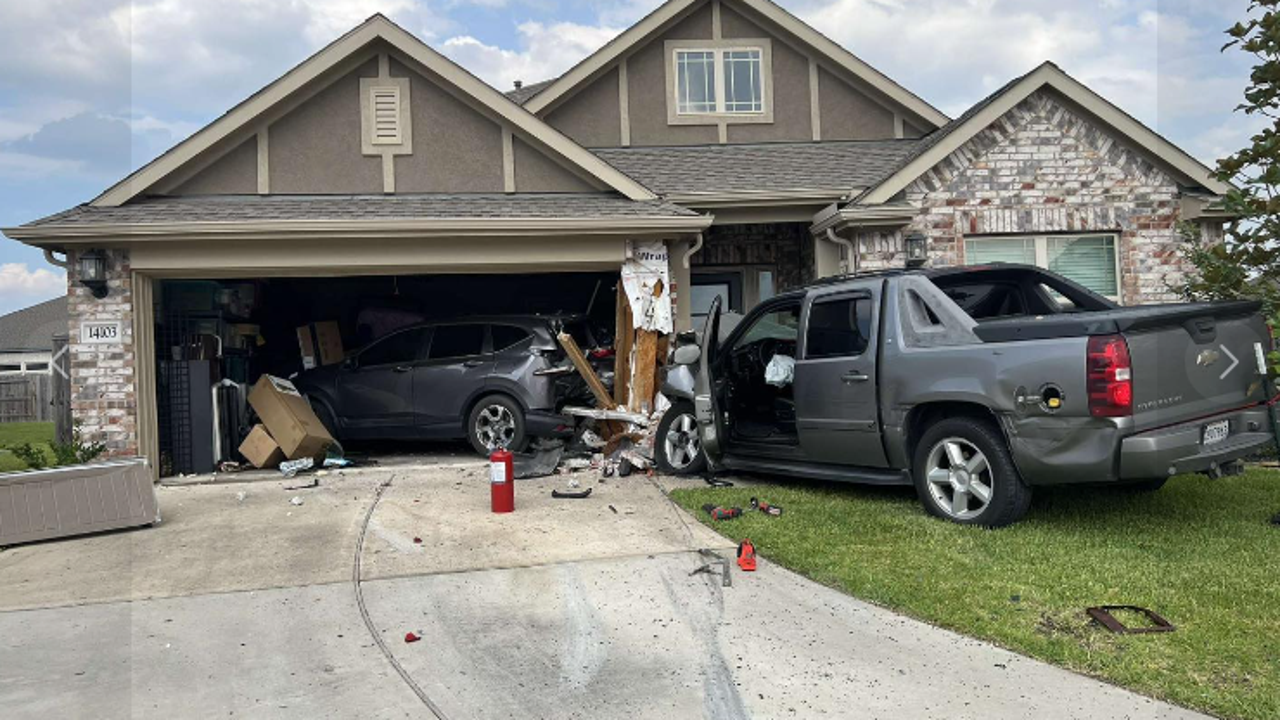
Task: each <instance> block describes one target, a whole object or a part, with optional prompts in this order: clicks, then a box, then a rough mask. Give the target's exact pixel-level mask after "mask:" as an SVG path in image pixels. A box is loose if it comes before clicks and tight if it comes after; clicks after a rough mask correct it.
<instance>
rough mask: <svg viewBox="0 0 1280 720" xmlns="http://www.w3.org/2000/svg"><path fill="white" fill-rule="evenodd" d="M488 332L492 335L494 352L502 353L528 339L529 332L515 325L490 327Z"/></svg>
mask: <svg viewBox="0 0 1280 720" xmlns="http://www.w3.org/2000/svg"><path fill="white" fill-rule="evenodd" d="M489 332H491V333H493V351H494V352H502V351H503V350H506V349H507V348H509V347H513V346H515V345H519V344H520V343H522V342H524V341H525V340H528V339H529V331H528V330H525V329H524V328H520V327H516V326H515V325H491V326H489Z"/></svg>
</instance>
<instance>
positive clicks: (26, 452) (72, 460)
mask: <svg viewBox="0 0 1280 720" xmlns="http://www.w3.org/2000/svg"><path fill="white" fill-rule="evenodd" d="M0 447H3V449H6V450H8V451H9V452H10V453H12V454H13V456H14V457H15V458H17V459H18V460H19V461H20V462H21V463H22V465H23V466H25V468H26V469H27V470H43V469H45V468H47V467H61V466H63V465H77V464H83V463H88V462H93V460H95V459H96V458H97V457H98V456H100V455H102V453H104V452H106V451H107V446H106V445H104V444H103V443H100V442H85V441H84V437H83V436H82V435H81V433H80V426H79V425H78V424H77V425H76V426H75V429H74V430H73V431H72V437H71V442H68V443H60V442H57V441H53V442H48V443H44V442H37V443H32V442H22V443H17V444H13V445H9V446H0ZM45 448H48V452H46V451H45ZM50 454H52V456H53V460H52V462H51V461H50V459H49V456H50ZM6 469H12V468H6Z"/></svg>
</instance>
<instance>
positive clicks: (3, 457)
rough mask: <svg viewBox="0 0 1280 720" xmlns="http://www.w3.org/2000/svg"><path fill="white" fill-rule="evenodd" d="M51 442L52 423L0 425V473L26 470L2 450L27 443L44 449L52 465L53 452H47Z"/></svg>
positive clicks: (21, 463) (17, 460) (9, 453)
mask: <svg viewBox="0 0 1280 720" xmlns="http://www.w3.org/2000/svg"><path fill="white" fill-rule="evenodd" d="M52 441H53V423H51V422H20V423H0V472H13V471H14V470H26V469H27V466H26V465H25V464H23V462H22V461H21V460H19V459H18V458H16V457H14V456H13V453H11V452H9V451H8V450H4V449H2V448H5V447H9V446H12V445H21V444H22V443H27V442H29V443H31V444H33V445H36V444H39V445H42V446H43V448H44V454H45V457H46V458H48V459H49V462H50V463H52V462H53V452H52V451H50V450H49V443H50V442H52Z"/></svg>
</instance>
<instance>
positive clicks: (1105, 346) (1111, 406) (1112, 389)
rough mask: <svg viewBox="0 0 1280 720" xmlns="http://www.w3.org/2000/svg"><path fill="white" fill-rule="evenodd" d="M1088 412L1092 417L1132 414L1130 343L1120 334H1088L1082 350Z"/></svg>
mask: <svg viewBox="0 0 1280 720" xmlns="http://www.w3.org/2000/svg"><path fill="white" fill-rule="evenodd" d="M1085 357H1086V358H1087V359H1086V360H1085V373H1086V375H1085V377H1086V387H1087V389H1088V392H1089V413H1090V414H1091V415H1093V416H1094V417H1119V416H1122V415H1131V414H1133V369H1132V364H1131V363H1130V361H1129V344H1128V343H1126V342H1125V340H1124V337H1122V336H1120V335H1097V336H1094V337H1091V338H1089V346H1088V349H1087V350H1086V351H1085Z"/></svg>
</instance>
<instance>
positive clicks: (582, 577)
mask: <svg viewBox="0 0 1280 720" xmlns="http://www.w3.org/2000/svg"><path fill="white" fill-rule="evenodd" d="M582 477H583V479H584V480H594V478H593V477H592V476H589V475H587V476H582ZM294 482H296V481H286V482H280V481H269V482H256V483H245V484H227V485H205V486H193V487H181V488H161V489H160V491H159V492H160V502H161V508H162V512H163V513H164V516H165V522H164V524H163V525H161V526H158V527H155V528H150V529H143V530H138V531H132V532H120V533H111V534H106V535H99V536H94V537H89V538H80V539H73V540H66V541H60V542H52V543H44V544H38V545H29V546H22V547H16V548H10V549H8V550H6V551H4V552H0V588H3V589H2V590H0V657H3V658H4V661H3V664H2V665H0V707H3V708H5V713H4V714H5V717H18V718H27V717H30V718H40V719H41V720H46V719H47V718H50V717H59V718H66V717H94V718H104V717H107V718H115V717H228V716H234V717H271V718H275V717H300V718H301V717H306V718H311V717H333V718H356V717H359V718H393V717H415V718H421V717H430V712H429V711H428V710H427V708H426V707H425V706H424V704H423V702H422V701H421V700H420V699H419V696H418V695H417V694H415V692H414V691H413V690H412V689H411V688H410V685H409V684H408V683H407V682H406V681H405V680H404V679H403V678H402V677H401V676H400V675H399V674H398V672H397V670H396V668H395V667H394V666H393V662H392V660H391V659H389V658H388V657H387V656H385V655H384V654H383V652H382V651H381V650H380V648H379V646H378V644H377V643H375V642H374V640H373V637H372V636H371V634H370V633H369V631H368V629H367V628H366V625H365V623H364V621H363V619H362V616H361V614H360V610H359V606H358V603H357V596H356V591H355V586H354V585H353V582H352V571H353V566H354V561H355V552H356V546H357V540H358V537H359V530H360V528H361V527H362V525H363V523H364V519H365V516H366V513H367V511H368V508H369V506H370V504H371V503H372V502H373V498H374V496H375V494H376V493H377V491H378V488H379V486H383V485H386V483H388V482H389V483H390V484H389V485H386V487H385V488H384V490H383V495H382V499H381V500H380V501H379V503H378V504H377V507H376V510H375V512H374V513H373V515H372V516H371V518H370V523H369V532H368V535H367V536H366V540H365V544H364V549H363V553H362V555H361V562H362V573H361V576H362V582H361V588H362V590H363V595H364V600H365V606H366V608H367V611H368V614H369V617H370V619H371V622H372V624H373V626H374V627H375V629H376V631H377V632H378V633H379V635H380V636H381V637H382V638H383V640H384V642H385V644H386V647H387V648H388V649H389V651H390V653H391V655H392V658H393V659H394V662H395V663H396V664H398V665H400V667H401V668H402V669H403V671H404V673H405V675H406V676H407V677H408V678H410V679H411V680H412V682H413V683H414V684H416V685H417V687H418V689H419V690H420V691H421V692H422V693H423V694H424V695H425V696H426V697H428V698H429V699H430V700H431V701H432V703H434V704H435V705H436V706H437V707H438V708H439V709H440V710H442V711H443V714H444V715H445V716H447V717H449V718H452V719H454V720H457V719H460V718H661V719H662V720H671V719H672V718H696V717H706V718H747V717H755V718H786V717H797V718H799V717H854V716H856V717H868V718H875V717H885V718H889V717H893V718H901V717H912V718H930V717H937V718H944V717H945V718H970V717H972V718H978V717H985V718H990V717H996V718H1002V717H1008V718H1024V717H1028V716H1036V717H1040V718H1074V717H1079V718H1086V717H1089V718H1092V717H1124V718H1184V717H1198V716H1196V715H1194V714H1193V713H1190V712H1187V711H1185V710H1181V709H1179V708H1175V707H1172V706H1169V705H1166V704H1163V703H1159V702H1156V701H1153V700H1150V699H1148V698H1144V697H1141V696H1138V695H1134V694H1132V693H1128V692H1125V691H1123V690H1119V689H1117V688H1114V687H1112V686H1109V685H1106V684H1103V683H1100V682H1096V681H1093V680H1090V679H1087V678H1084V677H1081V676H1078V675H1074V674H1071V673H1068V672H1065V671H1062V670H1059V669H1056V668H1053V667H1051V666H1048V665H1045V664H1043V663H1039V662H1036V661H1033V660H1029V659H1026V658H1023V657H1021V656H1018V655H1015V654H1013V653H1009V652H1006V651H1003V650H1000V649H998V648H995V647H993V646H990V645H987V644H985V643H981V642H977V641H974V640H970V639H966V638H963V637H960V636H957V635H954V634H952V633H949V632H946V631H942V630H939V629H936V628H933V627H930V626H928V625H925V624H922V623H918V622H915V621H912V620H908V619H905V618H902V617H900V616H897V615H894V614H893V613H890V612H888V611H886V610H883V609H880V608H876V607H874V606H870V605H867V604H865V603H862V602H859V601H857V600H855V599H853V598H850V597H848V596H845V595H842V594H840V593H838V592H835V591H833V590H830V589H828V588H825V587H822V586H819V585H816V584H814V583H811V582H809V581H807V580H805V579H803V578H800V577H798V576H796V575H794V574H792V573H790V572H787V571H785V570H783V569H781V568H778V567H776V566H774V565H771V564H769V563H767V562H762V563H761V567H760V570H759V571H758V572H756V573H752V574H747V573H741V572H739V571H738V570H737V568H736V566H735V567H734V568H733V571H732V575H733V585H732V587H723V586H722V585H721V577H720V575H719V574H698V575H693V576H691V575H690V572H691V571H692V570H693V569H695V568H696V567H698V566H699V565H701V564H702V563H703V562H704V561H705V559H704V558H703V557H702V556H700V555H699V554H698V553H697V552H696V550H697V549H698V548H713V549H717V550H719V551H720V552H721V553H722V554H723V555H725V556H726V557H731V556H732V552H733V548H732V546H731V545H729V544H728V543H726V542H725V541H724V540H723V539H722V538H720V537H719V536H717V535H715V534H714V533H712V532H711V531H710V530H708V529H706V528H704V527H702V526H701V525H699V524H698V523H696V522H695V521H694V520H693V519H692V518H690V517H688V516H687V515H684V514H683V513H682V512H680V511H678V510H677V509H675V508H674V506H672V505H670V504H669V503H667V501H666V500H665V499H664V498H663V497H662V495H661V493H660V492H659V491H658V489H657V488H656V487H655V486H654V484H652V483H650V482H649V481H647V480H645V479H643V478H639V477H633V478H628V479H618V480H612V481H610V482H608V483H605V484H598V485H596V487H595V490H594V493H593V495H592V496H591V498H589V499H587V500H553V499H551V498H550V497H549V493H550V490H551V489H552V488H554V487H557V486H561V485H562V484H563V479H546V480H534V481H521V482H520V483H519V485H518V486H517V511H516V513H514V514H512V515H506V516H495V515H492V514H490V513H489V512H488V486H487V483H486V475H485V468H484V466H483V465H481V464H479V463H464V464H461V465H457V466H437V467H432V468H420V469H413V468H398V469H394V470H371V471H362V472H348V473H346V474H344V475H342V476H338V475H329V476H326V477H325V478H323V479H322V481H321V485H320V487H319V488H315V489H309V490H293V491H288V490H285V489H283V486H284V485H287V484H293V483H294ZM662 482H663V483H667V484H672V483H674V482H675V481H671V480H666V479H664V480H662ZM240 493H244V494H243V496H241V495H239V494H240ZM294 496H298V497H301V498H302V502H303V504H302V505H298V506H295V505H291V504H290V503H289V499H290V498H292V497H294ZM610 506H612V508H611V507H610ZM406 632H413V633H415V634H417V635H419V636H421V637H422V640H421V641H419V642H415V643H411V644H406V643H405V642H404V636H405V633H406Z"/></svg>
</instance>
